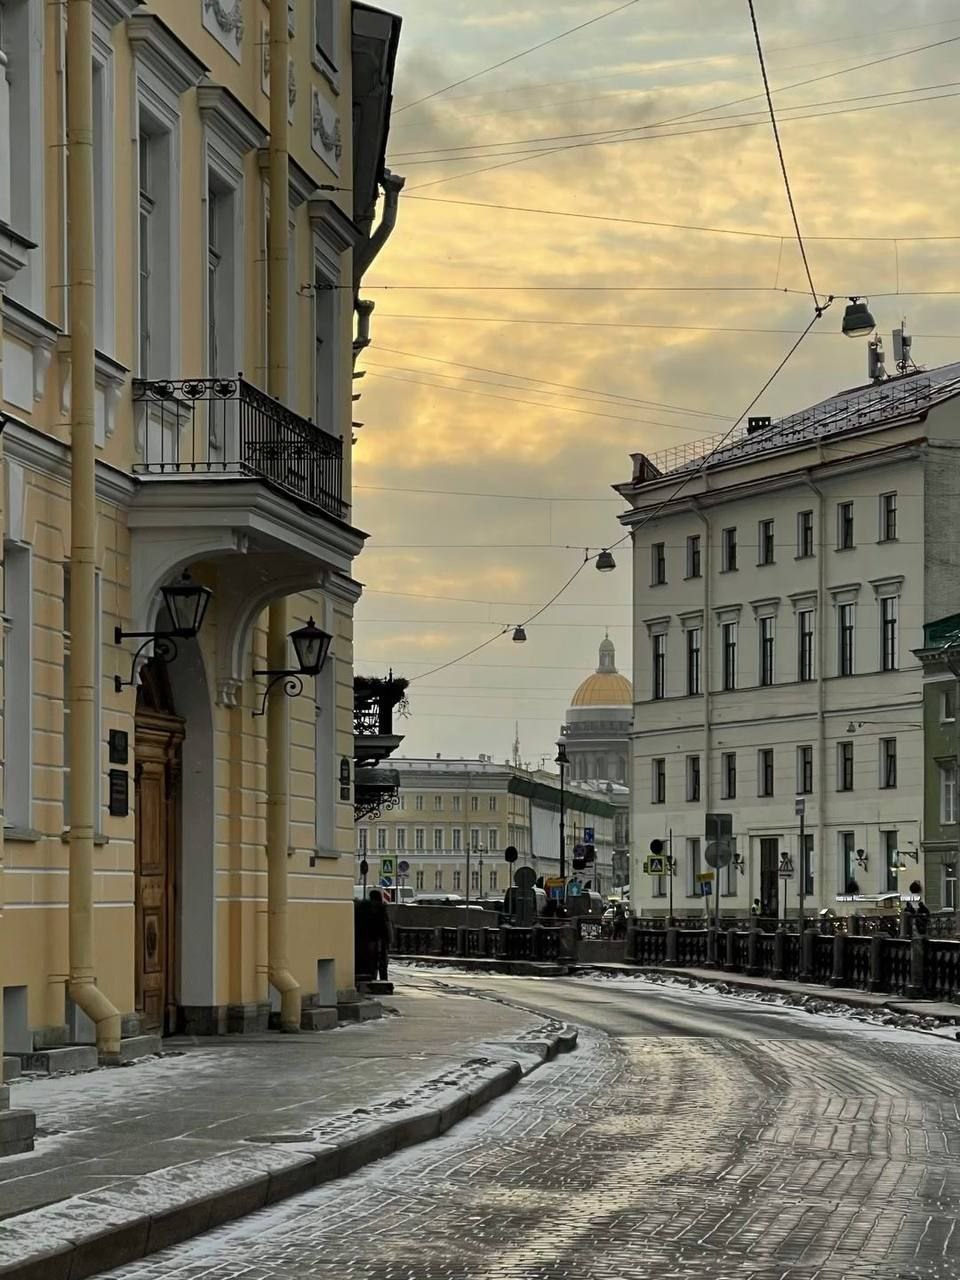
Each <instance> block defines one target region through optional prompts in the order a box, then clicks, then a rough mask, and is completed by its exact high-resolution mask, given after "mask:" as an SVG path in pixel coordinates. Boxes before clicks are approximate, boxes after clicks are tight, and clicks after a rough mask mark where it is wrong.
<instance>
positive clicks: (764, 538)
mask: <svg viewBox="0 0 960 1280" xmlns="http://www.w3.org/2000/svg"><path fill="white" fill-rule="evenodd" d="M773 551H774V541H773V521H772V520H761V521H760V524H759V526H758V527H757V564H773Z"/></svg>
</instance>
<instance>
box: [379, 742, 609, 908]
mask: <svg viewBox="0 0 960 1280" xmlns="http://www.w3.org/2000/svg"><path fill="white" fill-rule="evenodd" d="M390 767H391V769H394V770H396V772H397V774H398V775H399V779H400V790H399V796H398V802H397V804H396V805H395V806H394V807H393V808H384V809H383V810H382V811H381V812H380V813H379V814H378V815H377V816H375V817H370V818H368V819H367V820H365V821H364V822H362V823H359V824H358V826H357V856H358V863H359V862H360V861H362V860H363V859H364V858H365V859H366V861H367V863H368V866H369V873H368V877H369V878H368V883H371V884H375V883H379V882H380V881H381V880H382V879H388V878H389V879H390V880H391V882H394V883H395V882H396V877H397V875H398V872H399V864H400V862H401V861H405V862H407V863H409V871H408V872H407V873H406V875H405V876H404V877H403V883H404V884H405V885H407V886H409V887H411V888H413V890H414V891H415V892H416V893H458V894H461V895H462V896H463V897H467V896H468V889H469V896H470V897H478V896H480V897H502V896H503V894H504V893H505V891H506V890H507V888H508V887H509V885H510V883H511V881H510V876H511V868H510V866H509V864H508V863H507V862H505V861H504V856H503V854H504V850H505V849H507V848H508V847H509V846H511V845H512V846H513V847H514V848H515V849H516V850H517V853H518V855H519V857H518V859H517V862H516V863H515V866H531V867H533V869H534V870H535V871H536V873H537V875H538V876H556V875H559V872H560V779H559V777H558V776H557V775H556V774H554V773H547V772H545V771H543V770H527V769H522V768H519V767H518V766H516V765H511V764H497V763H496V762H495V761H493V760H491V759H490V758H489V757H485V756H481V757H480V758H479V759H476V760H443V759H440V758H439V757H438V758H437V759H434V760H404V759H399V760H392V761H391V764H390ZM610 785H611V788H612V785H613V784H610ZM619 790H620V791H622V792H623V793H624V797H625V796H626V788H619ZM615 811H616V808H615V804H614V803H613V796H612V794H609V795H608V793H607V791H606V788H605V787H604V788H601V789H598V788H596V786H593V785H591V784H578V783H572V784H571V783H569V782H568V783H567V785H566V786H565V789H564V813H565V828H566V830H565V845H566V859H567V866H566V870H567V874H568V875H570V874H571V873H572V859H573V851H574V848H575V846H576V845H578V844H582V843H585V841H586V839H587V838H588V836H589V833H590V832H591V831H592V833H593V844H594V848H595V850H596V859H597V860H596V864H595V865H594V866H591V867H588V868H585V869H584V870H583V871H582V872H580V873H578V875H579V876H580V877H581V878H582V879H583V880H584V881H587V880H589V881H591V882H592V885H593V887H594V888H599V889H601V890H602V891H604V892H606V891H607V890H608V889H611V888H612V886H613V866H612V862H613V847H614V846H613V837H614V816H615ZM468 855H469V856H468ZM358 874H359V873H358Z"/></svg>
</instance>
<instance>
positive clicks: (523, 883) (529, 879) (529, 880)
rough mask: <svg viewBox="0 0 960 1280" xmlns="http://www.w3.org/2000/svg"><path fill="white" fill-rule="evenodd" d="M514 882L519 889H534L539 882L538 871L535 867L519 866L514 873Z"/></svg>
mask: <svg viewBox="0 0 960 1280" xmlns="http://www.w3.org/2000/svg"><path fill="white" fill-rule="evenodd" d="M513 883H514V884H515V885H516V886H517V888H518V889H532V888H533V886H534V885H535V884H536V883H537V873H536V872H535V871H534V869H533V867H517V869H516V871H515V872H514V873H513Z"/></svg>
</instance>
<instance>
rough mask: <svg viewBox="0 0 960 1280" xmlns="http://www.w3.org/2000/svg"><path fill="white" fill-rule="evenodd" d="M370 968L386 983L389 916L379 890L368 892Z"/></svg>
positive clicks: (389, 931)
mask: <svg viewBox="0 0 960 1280" xmlns="http://www.w3.org/2000/svg"><path fill="white" fill-rule="evenodd" d="M367 930H368V938H369V945H370V959H371V967H372V969H373V971H374V973H375V975H376V977H377V978H378V979H379V980H380V981H381V982H386V981H387V956H388V954H389V951H390V934H391V929H390V916H389V914H388V913H387V904H386V903H385V902H384V900H383V894H382V893H381V892H380V890H379V889H371V890H370V903H369V907H368V913H367Z"/></svg>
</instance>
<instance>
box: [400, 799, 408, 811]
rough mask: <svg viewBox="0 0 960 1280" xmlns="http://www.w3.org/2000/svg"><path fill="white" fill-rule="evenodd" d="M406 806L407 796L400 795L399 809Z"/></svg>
mask: <svg viewBox="0 0 960 1280" xmlns="http://www.w3.org/2000/svg"><path fill="white" fill-rule="evenodd" d="M406 807H407V797H406V796H403V795H402V796H401V797H400V808H401V810H403V809H406Z"/></svg>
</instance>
